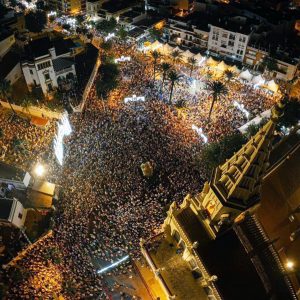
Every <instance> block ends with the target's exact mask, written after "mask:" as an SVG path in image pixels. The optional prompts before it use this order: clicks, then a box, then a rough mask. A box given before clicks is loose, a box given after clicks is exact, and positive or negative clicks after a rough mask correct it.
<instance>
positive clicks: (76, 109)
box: [72, 55, 101, 112]
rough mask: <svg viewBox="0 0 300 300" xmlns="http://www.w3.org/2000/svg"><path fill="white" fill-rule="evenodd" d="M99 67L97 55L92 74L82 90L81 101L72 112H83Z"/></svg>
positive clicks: (99, 61)
mask: <svg viewBox="0 0 300 300" xmlns="http://www.w3.org/2000/svg"><path fill="white" fill-rule="evenodd" d="M100 65H101V60H100V55H99V56H98V58H97V60H96V64H95V66H94V69H93V71H92V74H91V76H90V78H89V81H88V83H87V85H86V86H85V89H84V92H83V95H82V101H81V103H80V104H79V105H78V106H76V107H72V108H73V111H74V112H82V111H83V108H84V105H85V102H86V100H87V97H88V95H89V93H90V90H91V88H92V85H93V83H94V80H95V78H96V75H97V73H98V69H99V67H100Z"/></svg>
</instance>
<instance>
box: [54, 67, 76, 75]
mask: <svg viewBox="0 0 300 300" xmlns="http://www.w3.org/2000/svg"><path fill="white" fill-rule="evenodd" d="M71 71H73V68H72V67H69V68H66V69H63V70H61V71H58V72H55V74H56V75H57V76H58V75H61V74H64V73H66V72H71Z"/></svg>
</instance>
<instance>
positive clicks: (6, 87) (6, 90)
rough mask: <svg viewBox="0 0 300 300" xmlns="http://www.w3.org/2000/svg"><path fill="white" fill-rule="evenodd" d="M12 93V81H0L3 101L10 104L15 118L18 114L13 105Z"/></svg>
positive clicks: (0, 95) (0, 93)
mask: <svg viewBox="0 0 300 300" xmlns="http://www.w3.org/2000/svg"><path fill="white" fill-rule="evenodd" d="M11 93H12V87H11V84H10V81H8V80H6V79H2V80H0V97H1V98H2V99H3V100H5V101H7V102H8V104H9V106H10V108H11V110H12V112H13V116H16V115H17V114H16V112H15V110H14V108H13V107H12V105H11Z"/></svg>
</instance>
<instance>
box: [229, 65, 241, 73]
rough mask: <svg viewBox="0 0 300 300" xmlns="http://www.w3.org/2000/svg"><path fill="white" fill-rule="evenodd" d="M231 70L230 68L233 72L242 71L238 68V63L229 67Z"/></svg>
mask: <svg viewBox="0 0 300 300" xmlns="http://www.w3.org/2000/svg"><path fill="white" fill-rule="evenodd" d="M229 70H230V71H231V72H232V73H235V74H240V73H241V71H240V70H239V68H238V67H237V66H236V65H234V66H232V67H229Z"/></svg>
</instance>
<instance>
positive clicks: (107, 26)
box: [96, 18, 117, 34]
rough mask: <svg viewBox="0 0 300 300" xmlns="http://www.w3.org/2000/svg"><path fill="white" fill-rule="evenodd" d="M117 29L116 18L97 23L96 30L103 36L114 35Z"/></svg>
mask: <svg viewBox="0 0 300 300" xmlns="http://www.w3.org/2000/svg"><path fill="white" fill-rule="evenodd" d="M116 27H117V20H116V19H115V18H110V19H109V20H103V21H100V22H98V23H96V29H97V30H98V31H99V32H100V33H101V34H109V33H112V32H113V31H114V30H115V29H116Z"/></svg>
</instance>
